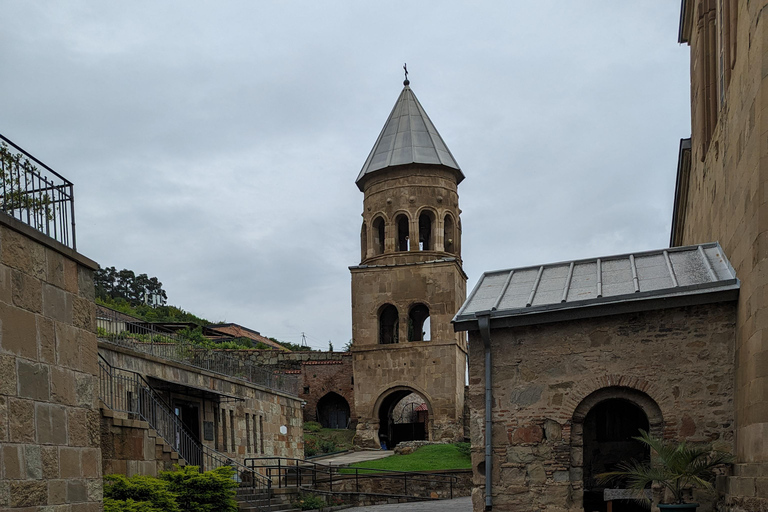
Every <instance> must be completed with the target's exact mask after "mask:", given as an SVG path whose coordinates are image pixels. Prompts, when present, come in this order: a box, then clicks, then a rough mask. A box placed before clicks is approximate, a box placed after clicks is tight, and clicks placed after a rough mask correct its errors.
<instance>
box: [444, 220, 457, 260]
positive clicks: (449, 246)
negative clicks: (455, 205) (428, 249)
mask: <svg viewBox="0 0 768 512" xmlns="http://www.w3.org/2000/svg"><path fill="white" fill-rule="evenodd" d="M457 247H458V240H457V238H456V223H455V222H454V221H453V215H452V214H451V213H450V212H448V213H446V214H445V216H444V217H443V250H444V251H445V252H449V253H452V254H455V253H456V248H457Z"/></svg>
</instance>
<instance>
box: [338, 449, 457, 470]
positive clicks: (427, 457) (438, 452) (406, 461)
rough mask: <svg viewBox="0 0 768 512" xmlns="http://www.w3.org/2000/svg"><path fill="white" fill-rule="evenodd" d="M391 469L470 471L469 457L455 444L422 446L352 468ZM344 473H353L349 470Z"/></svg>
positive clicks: (355, 465) (361, 463) (360, 463)
mask: <svg viewBox="0 0 768 512" xmlns="http://www.w3.org/2000/svg"><path fill="white" fill-rule="evenodd" d="M355 467H358V468H366V469H369V468H370V469H390V470H395V471H435V470H441V469H470V468H471V467H472V465H471V463H470V460H469V455H468V454H466V451H465V453H462V451H461V450H460V449H459V448H458V447H457V446H456V445H453V444H433V445H429V446H422V447H421V448H419V449H418V450H416V451H415V452H413V453H412V454H410V455H391V456H389V457H386V458H383V459H378V460H372V461H368V462H358V463H356V464H352V465H351V466H350V468H355ZM342 472H343V473H347V472H350V473H351V472H352V471H351V470H349V469H346V470H342Z"/></svg>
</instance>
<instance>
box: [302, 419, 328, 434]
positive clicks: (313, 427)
mask: <svg viewBox="0 0 768 512" xmlns="http://www.w3.org/2000/svg"><path fill="white" fill-rule="evenodd" d="M322 428H323V426H322V425H321V424H319V423H318V422H316V421H306V422H304V430H308V431H309V432H320V430H321V429H322Z"/></svg>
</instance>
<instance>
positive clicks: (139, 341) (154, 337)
mask: <svg viewBox="0 0 768 512" xmlns="http://www.w3.org/2000/svg"><path fill="white" fill-rule="evenodd" d="M128 318H129V317H127V316H126V315H123V314H121V313H119V312H117V311H113V310H109V309H107V308H104V307H102V308H99V313H98V315H97V318H96V325H97V326H98V336H99V338H100V339H102V340H104V341H107V342H109V343H112V344H114V345H118V346H122V347H126V348H130V349H131V350H136V351H139V352H144V353H146V354H150V355H153V356H155V357H159V358H162V359H167V360H170V361H176V362H179V363H184V364H188V365H191V366H194V367H196V368H201V369H203V370H207V371H209V372H213V373H218V374H221V375H227V376H229V377H234V378H236V379H242V380H245V381H247V382H251V383H254V384H258V385H260V386H264V387H266V388H269V389H273V390H276V391H282V392H284V393H288V394H291V395H294V396H297V395H298V394H299V379H298V377H297V376H295V375H285V374H282V373H275V372H274V371H272V370H270V369H267V368H261V367H259V366H256V365H255V364H253V363H251V362H250V361H247V360H241V359H240V358H237V357H234V356H232V355H230V354H228V353H227V352H226V351H224V350H217V349H212V348H206V347H204V346H201V345H196V344H194V343H191V342H190V341H188V340H186V339H184V338H182V337H180V336H177V335H175V334H173V333H168V332H161V331H159V330H157V329H154V328H153V327H152V325H151V324H147V323H144V322H141V321H139V320H136V321H131V320H128Z"/></svg>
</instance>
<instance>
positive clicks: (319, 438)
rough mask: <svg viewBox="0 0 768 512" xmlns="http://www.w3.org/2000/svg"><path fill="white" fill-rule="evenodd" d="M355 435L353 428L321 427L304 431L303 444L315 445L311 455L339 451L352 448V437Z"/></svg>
mask: <svg viewBox="0 0 768 512" xmlns="http://www.w3.org/2000/svg"><path fill="white" fill-rule="evenodd" d="M354 437H355V431H354V430H347V429H334V428H322V429H319V430H318V431H317V432H307V431H305V432H304V444H305V446H307V447H309V446H312V447H315V452H316V453H314V454H313V455H320V454H321V453H329V452H340V451H344V450H351V449H352V439H353V438H354Z"/></svg>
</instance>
